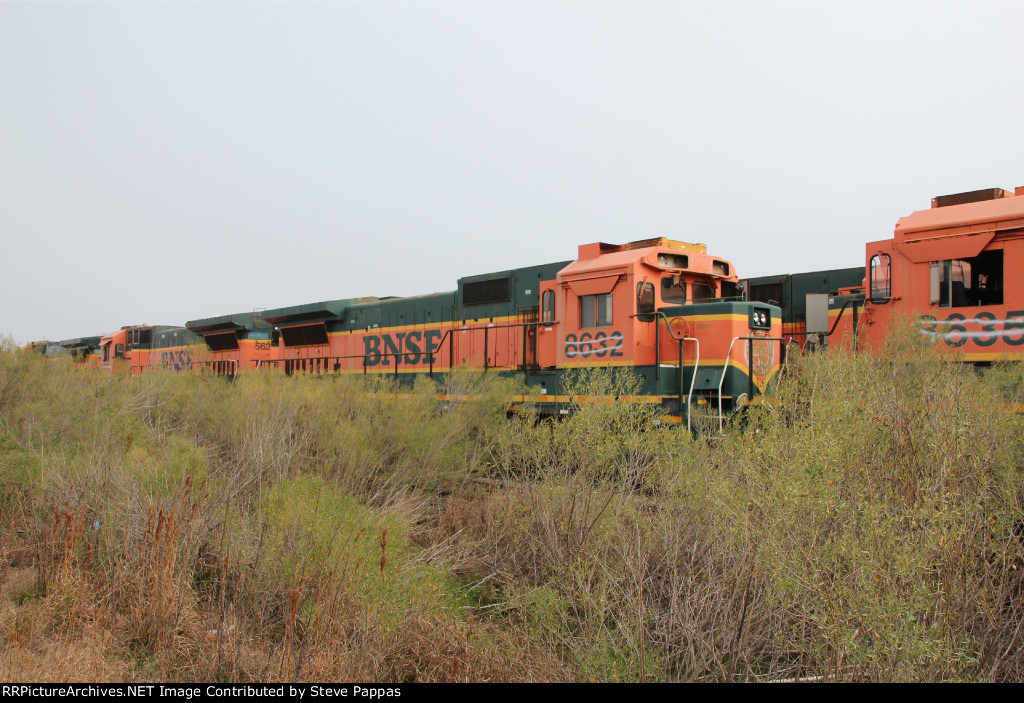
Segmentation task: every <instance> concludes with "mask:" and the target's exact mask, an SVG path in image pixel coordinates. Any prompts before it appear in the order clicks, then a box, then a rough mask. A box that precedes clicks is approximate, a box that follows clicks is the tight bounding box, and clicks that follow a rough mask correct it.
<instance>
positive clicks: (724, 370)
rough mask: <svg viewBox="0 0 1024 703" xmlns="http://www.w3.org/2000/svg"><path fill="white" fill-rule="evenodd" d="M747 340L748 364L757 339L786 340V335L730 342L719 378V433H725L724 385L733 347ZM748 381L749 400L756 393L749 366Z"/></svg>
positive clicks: (746, 338) (749, 336) (750, 337)
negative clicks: (723, 415)
mask: <svg viewBox="0 0 1024 703" xmlns="http://www.w3.org/2000/svg"><path fill="white" fill-rule="evenodd" d="M740 339H745V340H747V359H748V364H749V363H752V362H751V357H753V347H754V342H755V341H757V340H767V341H771V342H785V341H786V338H785V337H753V336H751V335H749V334H748V335H747V336H746V337H733V338H732V341H731V342H729V351H728V352H727V353H726V355H725V364H724V365H723V366H722V375H721V376H720V377H719V379H718V434H723V432H724V427H723V422H722V385H723V384H724V383H725V376H726V374H727V373H729V362H730V361H731V360H732V347H733V345H734V344H736V342H737V340H740ZM747 383H748V384H749V393H748V394H747V400H748V401H749V400H750V399H751V398H752V397H753V395H754V388H753V386H754V375H753V374H752V373H750V368H749V367H748V368H747Z"/></svg>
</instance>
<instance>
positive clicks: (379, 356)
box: [363, 330, 443, 366]
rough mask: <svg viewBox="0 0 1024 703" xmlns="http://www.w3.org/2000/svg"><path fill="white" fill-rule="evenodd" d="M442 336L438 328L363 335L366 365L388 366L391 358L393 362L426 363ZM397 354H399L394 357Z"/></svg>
mask: <svg viewBox="0 0 1024 703" xmlns="http://www.w3.org/2000/svg"><path fill="white" fill-rule="evenodd" d="M442 336H443V335H442V333H441V331H440V330H427V331H426V332H397V333H395V334H381V335H369V336H366V337H363V354H365V355H366V365H367V366H378V365H379V366H390V365H391V360H392V359H394V360H395V363H402V364H419V363H421V362H422V363H426V362H427V361H429V358H430V357H429V355H430V354H431V353H432V352H436V351H437V341H438V340H439V339H441V337H442ZM398 354H400V355H401V356H398V357H396V356H395V355H398Z"/></svg>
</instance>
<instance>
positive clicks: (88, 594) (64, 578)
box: [0, 335, 1024, 682]
mask: <svg viewBox="0 0 1024 703" xmlns="http://www.w3.org/2000/svg"><path fill="white" fill-rule="evenodd" d="M908 337H909V335H908ZM1019 379H1020V372H1019V369H1018V367H1016V366H1006V367H1002V366H994V367H991V368H988V369H986V370H984V371H983V372H979V371H976V370H974V369H973V368H971V367H969V366H965V365H962V364H956V363H948V362H943V361H939V360H937V359H935V358H934V357H933V356H932V355H931V353H930V351H929V350H928V349H927V348H925V347H922V346H920V345H919V344H918V343H917V341H916V340H913V339H910V338H905V339H902V340H898V341H897V342H894V344H893V346H892V347H891V348H890V349H889V350H887V354H886V356H885V357H884V360H878V359H872V358H869V357H866V356H855V355H851V354H848V353H844V352H843V351H842V350H832V351H831V352H830V353H829V354H817V355H812V356H808V357H805V358H803V359H801V360H800V364H799V373H793V374H792V375H790V376H789V377H788V378H786V379H785V380H784V382H783V384H782V385H781V388H780V391H779V394H780V402H779V403H778V404H777V405H776V406H775V407H773V408H767V407H765V408H755V409H752V410H751V411H749V412H748V413H747V414H746V415H745V416H743V417H742V418H741V419H739V420H737V423H736V424H735V426H733V427H732V428H730V430H729V431H728V432H727V433H726V435H725V436H723V437H719V436H717V435H716V434H715V435H709V434H705V435H702V436H698V437H693V436H691V435H689V434H687V433H686V432H680V431H678V430H677V429H669V428H664V427H659V426H658V425H657V423H656V422H655V420H656V419H657V416H658V414H659V413H658V412H657V411H656V409H654V408H650V407H646V406H643V405H638V404H629V403H622V402H615V397H616V396H630V395H634V394H635V393H634V391H635V379H632V378H630V377H629V376H628V374H626V375H623V374H621V373H619V374H610V373H597V374H589V375H588V374H584V375H581V376H580V377H579V378H577V379H575V380H574V382H573V383H572V384H569V385H567V387H568V388H569V389H570V390H569V391H568V393H569V395H571V396H572V397H573V398H574V399H576V401H577V402H575V403H574V407H573V408H572V409H573V410H574V412H573V414H572V415H571V416H570V417H569V418H568V419H565V420H562V421H559V422H550V421H546V420H542V419H540V418H539V417H536V416H533V415H531V414H530V413H529V412H520V413H516V414H513V416H512V417H511V418H509V417H507V413H506V410H507V402H506V399H507V398H509V397H512V396H513V395H516V394H519V393H522V392H523V389H521V388H519V387H517V386H516V385H515V384H513V383H511V382H508V381H505V380H501V379H499V378H496V377H494V376H493V374H490V375H484V374H480V373H473V372H466V373H462V374H458V375H457V376H455V377H452V378H449V379H448V380H447V381H446V382H445V384H444V385H443V386H437V385H435V384H434V383H432V382H431V381H430V380H429V379H426V378H424V379H421V380H420V381H419V382H418V383H417V384H416V385H415V387H414V388H411V389H410V388H401V389H396V388H394V387H393V386H392V385H391V382H390V381H389V380H379V379H377V380H375V379H369V380H367V379H364V378H362V377H348V376H342V377H318V376H298V377H290V378H289V377H284V376H278V375H275V374H269V373H268V374H263V373H253V374H248V375H240V376H239V377H238V378H237V379H236V380H235V382H234V383H229V382H227V381H225V380H224V379H220V378H216V377H210V376H198V375H195V376H193V375H180V376H179V375H174V374H170V373H166V374H165V373H154V374H149V375H146V376H142V377H129V376H123V375H114V376H111V375H109V374H103V373H99V372H91V371H82V370H77V369H74V368H73V367H72V366H71V365H70V364H68V363H65V362H58V363H53V362H47V361H45V360H42V359H38V358H35V357H32V356H29V355H24V354H20V353H18V352H16V351H15V350H13V349H11V348H6V349H4V350H3V351H2V352H0V482H2V486H3V490H2V491H0V600H3V601H4V603H3V605H4V607H3V608H0V630H2V633H3V635H4V637H3V641H4V643H5V644H4V645H3V647H2V648H0V677H3V678H5V679H12V680H45V679H78V680H100V679H105V680H152V679H160V680H207V679H212V680H221V681H245V680H342V681H344V680H350V681H356V680H390V681H443V682H447V681H502V680H510V681H534V680H558V681H575V680H582V681H589V680H597V681H609V680H625V681H698V680H699V681H748V680H756V681H764V680H788V679H803V678H811V679H823V680H871V681H890V680H891V681H918V680H921V681H949V680H965V681H967V680H970V681H989V680H999V681H1004V680H1010V681H1016V680H1020V679H1021V675H1022V666H1024V662H1022V660H1021V658H1022V655H1021V654H1020V651H1021V649H1022V648H1021V637H1022V634H1024V632H1022V631H1024V603H1022V600H1021V599H1022V593H1021V589H1022V583H1021V566H1022V564H1024V562H1022V557H1024V554H1022V547H1021V541H1020V539H1021V532H1022V529H1024V528H1021V525H1022V524H1024V517H1022V514H1021V499H1022V494H1021V489H1022V480H1021V469H1020V467H1021V465H1022V464H1021V457H1022V450H1024V447H1022V442H1024V439H1022V437H1024V435H1022V432H1021V430H1022V427H1021V417H1020V415H1018V414H1016V413H1015V412H1014V409H1013V408H1014V405H1015V404H1017V403H1020V402H1021V397H1020V396H1021V394H1022V391H1021V384H1020V382H1019ZM439 395H441V396H443V397H444V398H446V400H445V401H443V402H439V401H438V396H439Z"/></svg>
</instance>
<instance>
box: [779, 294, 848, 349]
mask: <svg viewBox="0 0 1024 703" xmlns="http://www.w3.org/2000/svg"><path fill="white" fill-rule="evenodd" d="M864 302H865V301H864V300H847V301H846V302H845V303H843V307H841V308H839V314H838V315H836V321H835V322H833V323H832V329H830V330H829V331H828V332H824V333H822V332H807V331H804V332H790V333H789V334H787V335H786V336H787V337H790V338H792V337H807V336H809V335H812V334H816V335H818V336H819V337H820V336H822V335H823V334H824V336H825V337H831V336H832V333H833V332H835V331H836V328H837V327H838V326H839V321H840V320H842V319H843V313H845V312H846V308H847V306H849V305H852V306H853V312H852V313H850V314H852V315H853V350H854V351H857V308H859V307H863V306H864Z"/></svg>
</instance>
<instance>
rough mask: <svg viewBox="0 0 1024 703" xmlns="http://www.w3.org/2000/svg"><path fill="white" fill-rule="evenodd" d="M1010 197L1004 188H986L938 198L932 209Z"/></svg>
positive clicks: (935, 198) (933, 202) (933, 199)
mask: <svg viewBox="0 0 1024 703" xmlns="http://www.w3.org/2000/svg"><path fill="white" fill-rule="evenodd" d="M1008 197H1010V193H1009V191H1005V190H1003V189H1002V188H985V189H983V190H972V191H969V192H967V193H954V194H953V195H939V196H936V197H934V198H932V208H939V207H949V206H951V205H966V204H967V203H980V202H984V201H985V200H999V199H1000V198H1008Z"/></svg>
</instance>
